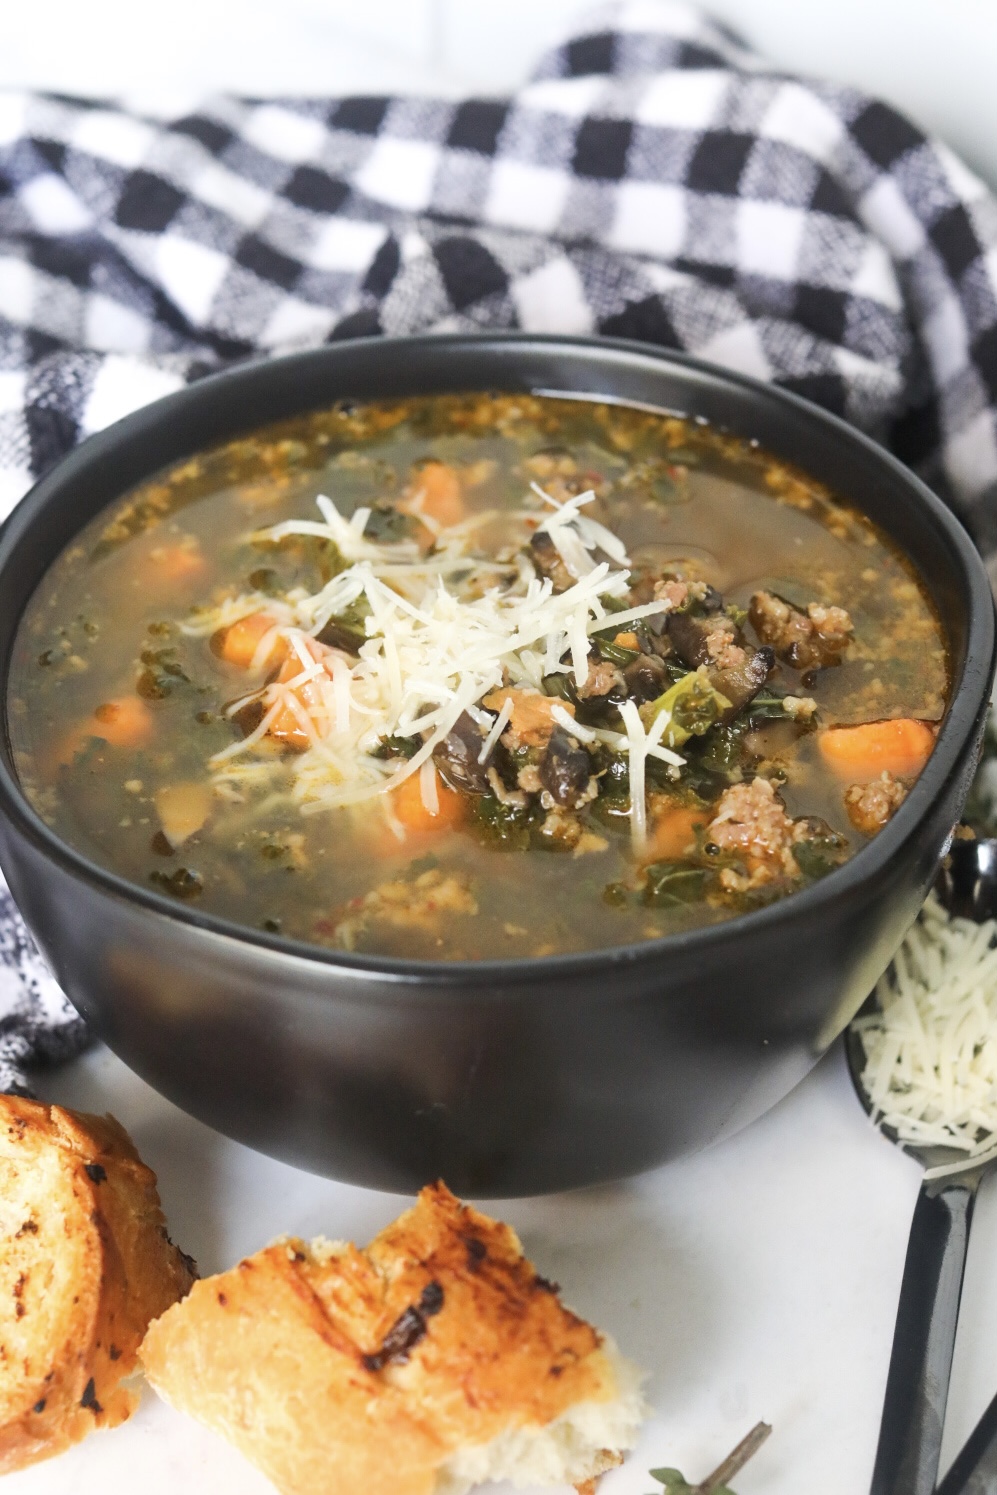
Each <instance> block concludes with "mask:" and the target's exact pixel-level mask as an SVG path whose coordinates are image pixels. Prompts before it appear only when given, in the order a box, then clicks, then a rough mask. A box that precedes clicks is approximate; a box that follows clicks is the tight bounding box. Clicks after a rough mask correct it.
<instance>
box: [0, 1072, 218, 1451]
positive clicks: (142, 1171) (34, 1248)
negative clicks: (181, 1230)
mask: <svg viewBox="0 0 997 1495" xmlns="http://www.w3.org/2000/svg"><path fill="white" fill-rule="evenodd" d="M195 1274H196V1269H195V1268H194V1264H193V1262H192V1261H191V1260H190V1258H189V1257H185V1256H184V1255H183V1253H182V1252H181V1251H179V1250H178V1249H177V1248H176V1247H175V1246H174V1245H173V1244H172V1243H171V1242H170V1240H169V1237H168V1236H167V1234H166V1222H165V1220H164V1218H163V1212H162V1209H161V1208H160V1203H159V1196H158V1194H157V1192H156V1177H155V1174H154V1173H153V1172H152V1171H151V1169H149V1168H147V1167H146V1166H145V1164H144V1163H143V1162H142V1161H141V1159H140V1158H139V1155H138V1153H137V1152H136V1150H135V1147H134V1145H133V1144H132V1142H131V1139H130V1138H129V1136H128V1134H127V1133H126V1132H125V1130H124V1128H123V1127H122V1126H121V1125H120V1124H119V1123H118V1122H117V1121H115V1120H114V1118H113V1117H111V1116H89V1115H85V1114H83V1113H78V1112H73V1111H67V1110H64V1109H63V1108H62V1107H61V1106H45V1105H42V1104H40V1103H38V1102H37V1101H31V1100H26V1099H24V1098H23V1097H20V1096H13V1095H0V1473H5V1474H6V1473H9V1472H10V1471H12V1470H15V1469H21V1468H23V1467H24V1466H25V1465H27V1464H32V1463H35V1462H36V1461H37V1460H39V1459H44V1458H48V1457H50V1456H51V1455H53V1454H56V1453H60V1452H61V1451H62V1450H63V1449H65V1448H68V1447H69V1446H70V1444H73V1443H76V1442H78V1441H79V1440H80V1439H81V1438H83V1437H85V1436H86V1434H87V1433H89V1432H92V1431H93V1429H94V1428H98V1427H114V1426H116V1425H117V1424H118V1423H120V1422H123V1421H124V1420H125V1418H127V1417H128V1416H130V1414H131V1413H132V1411H133V1410H134V1408H135V1406H136V1405H137V1402H138V1397H137V1395H136V1394H135V1392H133V1391H132V1390H130V1389H129V1388H127V1387H126V1386H124V1385H123V1384H122V1381H123V1378H124V1377H126V1376H128V1375H129V1374H130V1373H131V1372H132V1371H133V1370H134V1369H135V1365H136V1361H137V1352H138V1347H139V1344H140V1343H141V1340H142V1337H143V1335H144V1333H145V1330H146V1327H147V1325H148V1323H149V1320H150V1319H152V1318H154V1317H156V1316H157V1315H158V1314H160V1313H162V1312H163V1311H164V1309H166V1308H167V1307H169V1305H170V1304H171V1303H174V1302H175V1301H176V1300H177V1299H178V1298H179V1297H181V1296H182V1294H183V1293H185V1292H186V1291H187V1290H188V1289H189V1287H190V1284H191V1282H192V1281H193V1279H194V1276H195Z"/></svg>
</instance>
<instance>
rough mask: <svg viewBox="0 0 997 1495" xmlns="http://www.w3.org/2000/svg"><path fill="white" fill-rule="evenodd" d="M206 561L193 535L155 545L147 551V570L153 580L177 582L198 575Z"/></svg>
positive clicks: (188, 579)
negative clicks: (166, 543)
mask: <svg viewBox="0 0 997 1495" xmlns="http://www.w3.org/2000/svg"><path fill="white" fill-rule="evenodd" d="M206 565H207V562H206V561H205V559H204V554H203V552H202V550H201V547H200V546H199V545H198V543H197V541H196V540H195V539H194V537H193V536H192V535H191V536H187V537H186V538H185V539H183V540H179V541H177V542H176V543H175V544H168V545H157V546H156V548H155V549H154V550H150V551H149V572H150V578H151V579H152V580H153V581H160V582H171V583H174V584H176V583H179V582H183V581H190V580H191V579H192V578H193V577H195V576H200V575H201V573H202V571H203V570H204V569H205V566H206Z"/></svg>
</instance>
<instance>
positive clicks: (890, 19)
mask: <svg viewBox="0 0 997 1495" xmlns="http://www.w3.org/2000/svg"><path fill="white" fill-rule="evenodd" d="M586 8H587V7H585V6H584V5H582V4H580V3H579V0H362V3H358V0H169V3H167V4H158V5H149V4H143V3H137V0H88V3H86V4H82V3H80V0H33V3H32V0H0V85H12V86H15V87H20V86H25V85H29V86H35V87H48V88H58V89H62V90H64V91H67V92H76V93H92V94H106V93H121V92H124V91H127V90H132V91H135V92H138V93H140V92H141V91H142V90H144V89H148V88H150V87H152V86H155V87H156V88H157V89H161V88H163V87H167V88H170V89H173V88H182V89H184V90H187V89H193V90H194V91H196V92H199V91H202V90H205V89H231V90H237V91H242V92H250V93H254V94H255V93H273V92H288V93H318V94H322V93H337V92H343V91H377V90H379V89H398V88H420V89H423V90H437V89H438V90H442V91H445V92H447V93H459V92H463V91H466V90H477V91H487V90H491V91H500V90H503V89H508V88H510V87H513V86H515V84H516V83H517V82H519V81H520V80H521V79H522V78H523V77H524V76H525V74H526V72H527V71H528V69H529V66H530V63H531V61H532V59H533V58H534V57H535V56H536V53H537V51H538V50H540V49H541V48H542V47H543V46H545V45H546V44H547V43H549V42H550V41H551V40H553V39H554V38H556V37H557V36H558V35H559V33H560V31H561V30H562V28H563V27H564V26H565V25H566V24H567V22H568V20H569V18H570V17H572V16H574V15H577V14H578V13H579V12H580V11H583V10H585V9H586ZM705 8H706V9H707V10H711V11H713V12H714V13H715V14H717V15H718V16H721V17H722V18H723V19H725V20H726V21H727V22H728V23H729V24H731V25H734V26H736V27H737V28H738V29H740V30H741V31H742V33H743V34H744V35H745V36H746V37H747V38H749V39H750V40H751V41H753V42H754V43H755V44H756V45H757V46H758V47H759V49H760V50H762V51H764V52H765V53H766V54H767V55H768V56H770V57H772V58H773V59H774V60H775V61H776V62H777V63H779V64H780V65H783V66H786V67H791V68H796V69H799V70H801V71H804V72H812V73H817V74H823V75H825V76H828V77H833V78H839V79H843V80H845V81H847V82H852V83H856V84H859V85H861V86H863V87H865V88H867V89H870V90H874V91H876V92H878V93H879V94H881V95H883V96H884V97H886V98H888V99H891V100H892V101H894V102H896V103H898V104H899V105H901V107H903V108H904V109H905V110H906V111H907V112H908V113H909V114H911V115H912V116H913V117H914V118H915V119H916V120H917V121H918V122H919V123H921V124H922V125H926V126H927V127H928V128H930V129H933V130H935V131H937V132H938V133H940V134H941V135H942V136H943V137H945V138H947V139H948V141H949V143H950V144H951V145H953V146H955V147H956V148H957V149H958V150H959V151H961V153H962V154H963V156H964V157H965V158H966V160H967V161H968V162H969V163H970V165H972V166H974V167H975V169H976V170H977V171H978V172H980V173H981V174H982V175H984V176H987V177H988V179H989V180H990V181H991V182H992V183H993V184H994V185H995V186H997V86H995V79H997V0H705Z"/></svg>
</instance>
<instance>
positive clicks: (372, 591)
mask: <svg viewBox="0 0 997 1495" xmlns="http://www.w3.org/2000/svg"><path fill="white" fill-rule="evenodd" d="M536 492H537V494H538V496H539V497H540V498H541V499H542V500H543V501H544V502H545V503H546V504H547V505H548V506H549V507H550V508H552V509H553V511H554V512H553V513H551V514H549V515H548V516H547V517H546V518H543V519H542V522H540V523H539V524H538V517H539V515H538V511H537V510H533V511H529V510H523V511H517V512H516V513H514V514H511V515H510V514H508V513H507V514H504V515H497V514H496V513H494V512H492V513H491V514H485V515H478V516H475V518H474V519H473V520H464V521H462V522H461V523H460V524H457V525H453V526H451V527H449V528H439V527H438V528H439V533H438V534H436V535H435V542H434V545H433V549H432V551H431V553H430V554H429V555H428V556H424V555H423V554H422V552H421V550H420V548H419V546H418V545H417V544H416V543H415V542H414V541H411V540H398V541H392V542H375V541H374V540H371V539H368V538H367V537H366V534H365V530H366V526H367V521H368V519H369V518H370V513H371V511H370V509H368V508H360V509H357V510H356V512H355V513H354V514H353V516H352V518H350V519H346V518H344V516H343V515H341V514H340V513H339V511H338V510H337V508H336V506H335V504H334V503H333V502H332V500H331V499H329V498H326V497H324V496H320V497H319V498H318V499H317V500H316V502H317V504H318V508H319V510H320V513H321V515H322V520H321V521H318V520H304V519H300V520H299V519H293V520H288V521H286V522H285V523H282V524H278V525H275V526H274V527H273V528H271V529H269V530H265V531H261V532H259V533H258V534H256V535H255V536H254V537H253V538H254V539H256V540H259V541H278V540H280V539H282V538H283V537H284V536H286V535H312V536H316V537H318V538H320V539H323V540H326V541H328V542H330V543H331V544H332V545H334V546H335V547H336V549H337V550H338V553H339V556H340V557H341V558H342V569H341V570H339V572H338V573H337V574H336V575H335V576H333V577H332V579H331V580H330V581H329V582H327V583H326V584H325V585H324V586H323V587H322V588H321V589H320V590H319V591H318V592H316V593H314V594H309V593H307V592H306V590H305V589H304V588H302V587H299V588H296V589H294V590H292V591H290V592H289V593H288V594H287V595H286V596H285V597H284V598H283V599H281V600H279V601H278V600H275V599H273V598H269V597H262V596H261V595H260V594H258V593H251V594H245V595H243V596H242V597H238V598H228V599H226V600H225V601H223V602H222V603H221V604H220V605H219V606H218V607H217V608H215V609H201V610H199V611H197V612H196V613H194V614H192V616H191V618H190V620H189V621H188V623H187V624H186V631H187V632H188V633H191V634H200V635H207V634H209V633H212V632H214V630H215V629H217V628H219V627H222V626H225V627H227V626H230V625H231V624H232V623H233V622H236V621H237V620H238V619H240V618H243V617H248V616H249V615H250V614H252V613H254V612H266V613H268V614H271V615H272V616H273V617H274V619H275V623H274V626H273V628H271V629H270V630H269V631H268V632H267V633H266V634H265V635H264V636H263V638H262V639H261V640H260V643H259V645H258V647H257V650H256V655H255V658H254V660H253V665H252V668H254V669H256V670H257V671H262V669H263V667H264V665H265V664H266V663H267V662H268V661H269V660H270V658H271V656H272V655H273V652H274V650H275V649H276V648H277V646H278V645H280V646H281V647H282V648H283V649H284V650H285V651H286V655H285V657H293V658H295V660H296V662H297V663H300V666H301V669H300V671H298V672H296V673H295V675H294V677H293V678H284V679H283V680H276V681H272V682H271V683H269V684H265V685H262V686H260V687H259V688H258V689H257V690H256V691H255V692H250V693H249V694H247V695H244V696H243V697H242V698H241V700H240V701H239V702H238V703H236V704H235V705H233V706H232V707H231V708H230V713H231V712H234V711H235V710H237V709H239V708H240V707H242V706H245V705H246V704H248V703H249V702H250V701H253V700H259V701H260V703H261V704H262V706H263V711H264V714H263V717H262V720H261V721H260V724H259V725H258V726H257V727H256V729H255V730H254V731H253V732H251V733H250V734H249V735H248V736H247V737H245V738H244V739H242V740H241V741H240V742H236V743H232V744H231V745H230V746H228V747H226V748H224V749H222V750H221V751H220V752H218V753H216V754H215V755H214V757H213V759H212V760H211V766H212V769H213V771H214V772H215V774H216V776H218V777H220V778H221V777H224V779H225V781H226V782H227V783H229V784H232V783H235V782H236V778H237V775H234V770H235V769H236V767H237V765H236V763H235V762H234V760H237V759H240V758H245V757H248V756H251V755H252V754H253V752H254V749H257V748H259V747H260V745H261V744H262V739H263V738H264V737H265V736H266V734H267V732H268V730H269V729H270V727H271V726H272V725H273V723H274V721H275V720H276V718H277V717H279V716H280V715H281V713H286V714H287V715H289V716H290V717H291V718H292V719H293V721H294V722H295V723H296V725H297V726H298V727H300V729H301V733H302V736H303V738H304V739H305V741H306V743H307V746H306V747H305V750H304V751H303V752H301V753H299V754H297V755H296V756H295V758H294V761H293V764H292V765H291V766H290V768H289V769H286V770H283V771H286V772H287V773H289V774H290V778H291V785H292V787H291V791H290V792H291V794H292V797H293V798H294V800H295V801H296V802H297V803H298V805H299V807H300V809H301V811H302V813H304V814H311V813H316V812H318V811H322V810H329V809H334V808H339V807H343V806H347V805H356V804H360V803H363V802H364V801H365V800H370V799H372V798H374V797H376V796H380V795H383V794H385V793H386V791H388V790H391V789H394V788H395V787H397V785H398V784H400V783H401V782H402V781H403V780H404V779H406V778H408V777H409V776H410V775H412V774H415V773H419V774H420V792H421V797H422V801H423V804H424V805H425V807H426V810H427V811H428V812H429V813H430V814H436V813H438V808H439V798H438V790H437V781H436V771H435V768H434V767H433V764H432V754H433V750H434V748H435V747H436V745H437V744H438V743H439V742H440V741H442V739H443V738H444V737H446V736H447V734H448V733H449V732H450V731H451V729H452V728H453V727H454V725H455V723H456V722H457V721H458V719H459V718H460V716H461V715H462V713H464V712H466V711H467V712H471V713H472V714H474V716H475V719H476V720H477V721H478V722H479V724H481V725H482V726H484V725H485V724H486V723H487V724H488V726H489V730H488V733H487V736H486V737H485V738H484V741H483V744H482V748H481V752H480V754H479V762H480V763H482V764H484V763H486V762H487V761H488V758H489V756H490V754H491V753H492V751H493V749H494V747H495V743H496V742H497V741H498V739H499V737H500V736H501V735H502V733H503V731H504V730H505V728H506V726H507V725H508V722H509V719H510V716H511V714H512V706H511V703H507V704H505V705H503V707H502V710H501V711H500V713H499V715H498V717H497V719H495V720H492V718H491V717H490V716H488V715H486V714H485V713H483V712H482V711H481V710H480V706H479V703H480V702H481V700H482V699H483V697H485V696H486V695H488V694H489V692H491V691H494V690H496V689H501V688H502V687H508V688H510V689H514V688H517V687H518V688H528V689H534V690H535V689H537V688H542V681H543V678H544V676H545V675H551V674H556V673H562V672H568V673H570V674H571V675H572V676H573V678H574V682H575V685H576V686H578V687H581V686H583V685H584V684H585V681H586V680H587V678H588V673H589V668H590V665H589V650H590V647H591V646H590V637H591V635H592V633H593V632H596V631H597V630H598V629H600V628H605V627H606V620H607V618H611V619H612V621H613V623H614V624H615V623H616V622H617V621H618V620H622V621H632V620H633V619H635V618H639V617H644V616H646V615H648V614H649V613H653V612H660V611H662V610H663V608H664V606H665V605H664V604H662V603H651V604H646V605H642V606H640V607H631V608H627V609H625V610H619V609H620V608H621V603H622V602H623V601H625V599H626V597H627V595H628V587H629V575H630V573H629V570H628V569H627V568H628V567H629V560H628V557H627V554H626V550H625V547H624V546H623V544H622V542H621V541H620V540H619V538H618V537H617V536H615V535H613V534H612V533H611V532H610V531H609V530H607V529H606V528H605V526H603V525H601V524H599V523H597V522H596V521H595V520H593V519H589V518H588V517H587V516H586V515H585V514H583V513H582V509H583V507H584V506H585V505H586V504H588V503H591V502H592V500H593V499H594V498H595V494H594V493H591V492H590V493H583V494H580V495H579V496H578V497H576V498H571V499H568V500H567V501H566V502H565V503H563V504H557V503H556V502H555V501H554V500H553V499H552V498H550V497H549V495H547V494H545V493H543V491H542V490H541V489H537V490H536ZM496 518H502V519H503V520H505V521H507V522H509V523H511V524H512V525H513V526H514V527H515V526H519V529H520V533H521V535H522V537H523V543H526V540H527V539H528V537H529V535H530V534H531V533H533V532H535V531H536V530H538V529H540V530H543V531H545V532H546V533H547V534H549V536H550V538H551V541H552V542H553V543H554V545H555V546H556V547H557V549H558V551H559V553H560V555H561V556H562V558H563V560H564V563H565V565H566V567H567V568H568V570H569V572H570V573H571V575H572V576H573V577H575V578H576V579H575V581H574V584H573V585H572V586H570V587H568V588H567V589H566V590H564V591H562V592H559V593H557V592H555V591H554V589H553V585H552V583H551V582H550V580H547V579H545V580H540V579H539V578H538V577H537V576H536V575H535V573H534V571H533V569H532V567H531V566H529V565H528V564H527V565H525V566H524V565H521V564H519V562H518V561H517V560H516V559H512V560H502V561H500V560H496V559H494V557H492V556H488V555H485V556H482V555H481V554H480V553H477V552H476V551H475V550H474V548H473V547H474V544H475V539H476V532H477V530H478V529H479V528H480V527H481V524H482V523H484V522H490V520H492V519H496ZM600 557H607V558H608V559H603V558H600ZM519 559H520V560H521V559H522V558H521V557H520V558H519ZM614 608H615V609H617V611H614V610H613V609H614ZM351 609H352V610H353V611H352V614H351V615H352V616H354V617H356V618H357V619H360V618H361V617H362V618H363V624H362V626H363V629H364V633H365V639H364V642H363V643H362V644H360V646H359V657H353V656H351V655H349V654H347V653H346V652H344V651H343V650H340V649H333V648H327V647H325V646H323V645H321V644H319V643H317V642H316V638H317V636H318V635H320V634H321V633H322V630H323V629H324V628H325V626H326V624H327V623H328V622H329V621H330V619H335V618H341V617H343V616H344V615H346V614H347V613H349V612H350V610H351ZM355 626H356V627H357V628H359V627H360V626H361V625H360V623H359V622H357V624H356V625H355ZM283 674H284V675H285V677H286V676H287V670H286V668H285V670H284V671H283ZM555 711H560V713H561V715H563V716H565V717H567V716H568V713H567V712H564V711H563V709H562V708H555ZM622 715H623V723H624V727H625V729H626V730H625V731H624V732H614V731H612V730H609V729H605V728H602V729H595V728H590V729H582V728H580V727H579V726H578V724H576V723H575V722H574V721H573V719H571V718H569V720H570V721H571V730H572V731H573V732H574V733H575V735H576V737H577V738H578V740H580V741H585V742H602V743H605V744H606V745H607V746H609V747H611V748H612V749H613V750H614V751H617V752H625V753H627V754H629V757H630V778H631V790H632V802H633V809H632V812H631V825H632V832H633V839H634V843H635V846H637V847H642V846H643V842H644V839H645V836H646V807H645V804H644V787H643V785H644V764H645V761H646V759H647V757H649V756H652V757H655V758H657V759H659V760H663V761H664V762H665V763H667V764H668V765H669V766H670V768H672V769H673V771H677V770H678V769H679V768H681V766H682V765H683V763H684V759H683V758H681V757H680V756H679V755H678V754H677V753H674V752H672V751H671V750H670V749H668V748H664V747H662V746H661V736H662V733H663V732H664V730H665V727H666V726H667V722H668V717H667V713H665V714H662V715H659V717H658V718H657V720H656V721H655V722H654V724H653V725H652V727H651V729H650V731H649V732H645V730H644V727H643V725H642V723H641V721H640V718H639V716H638V714H637V709H636V707H635V706H634V705H633V703H626V704H625V706H624V708H623V710H622ZM282 719H284V720H286V716H285V717H284V718H282ZM555 719H560V717H559V716H556V717H555ZM562 724H563V723H562ZM389 737H405V738H418V737H421V738H422V741H421V744H420V745H419V746H418V748H417V749H416V751H415V752H414V753H413V754H412V756H411V757H410V758H408V759H407V760H404V761H402V762H401V763H399V762H398V760H397V759H395V760H394V761H391V760H385V759H384V758H383V757H381V756H380V755H378V756H374V754H375V752H376V751H377V749H378V748H379V745H380V743H381V742H382V741H383V740H384V739H385V738H389ZM277 771H281V770H280V769H279V765H278V766H277V767H276V768H275V772H277ZM249 782H250V781H249V780H248V779H247V780H246V783H249ZM389 823H390V819H389ZM392 830H393V831H394V830H395V826H394V825H392Z"/></svg>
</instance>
